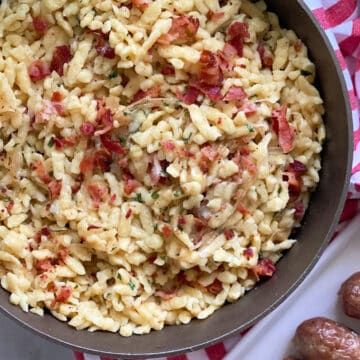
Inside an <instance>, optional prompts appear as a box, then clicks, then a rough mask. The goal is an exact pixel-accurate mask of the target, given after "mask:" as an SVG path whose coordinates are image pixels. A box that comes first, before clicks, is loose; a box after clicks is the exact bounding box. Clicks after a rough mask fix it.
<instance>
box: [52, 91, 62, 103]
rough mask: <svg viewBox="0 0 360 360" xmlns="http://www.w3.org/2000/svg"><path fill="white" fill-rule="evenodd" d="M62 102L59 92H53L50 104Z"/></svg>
mask: <svg viewBox="0 0 360 360" xmlns="http://www.w3.org/2000/svg"><path fill="white" fill-rule="evenodd" d="M63 100H64V95H63V94H62V93H61V92H60V91H54V92H53V93H52V95H51V101H52V102H61V101H63Z"/></svg>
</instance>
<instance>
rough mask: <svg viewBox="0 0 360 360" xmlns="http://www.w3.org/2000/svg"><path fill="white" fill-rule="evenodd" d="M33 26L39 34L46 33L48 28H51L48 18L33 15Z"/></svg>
mask: <svg viewBox="0 0 360 360" xmlns="http://www.w3.org/2000/svg"><path fill="white" fill-rule="evenodd" d="M33 26H34V29H35V31H36V32H37V33H38V34H39V35H45V34H46V31H47V29H48V28H49V23H48V22H47V20H46V19H44V18H42V17H40V16H33Z"/></svg>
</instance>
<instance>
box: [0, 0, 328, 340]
mask: <svg viewBox="0 0 360 360" xmlns="http://www.w3.org/2000/svg"><path fill="white" fill-rule="evenodd" d="M314 77H315V67H314V64H313V63H312V62H311V61H310V60H309V58H308V55H307V49H306V46H305V45H304V44H303V43H302V42H301V40H299V39H298V38H297V36H296V35H295V33H294V32H293V31H291V30H285V29H282V28H281V27H280V26H279V23H278V18H277V16H276V15H275V14H273V13H271V12H267V10H266V5H265V3H264V2H263V1H259V2H257V3H253V2H251V1H248V0H242V1H240V0H232V1H221V0H220V1H219V0H206V1H205V0H156V1H152V0H133V1H130V0H102V1H98V0H68V1H66V0H41V1H40V0H38V1H36V0H21V1H20V0H18V1H16V0H7V1H6V0H2V1H1V5H0V277H1V286H2V287H3V288H4V289H6V290H7V291H8V292H9V293H10V294H11V295H10V301H11V303H13V304H15V305H18V306H20V307H21V308H22V309H23V310H24V311H30V312H32V313H35V314H38V315H43V314H44V312H50V313H51V314H52V315H53V316H55V317H56V318H58V319H59V320H61V321H67V322H68V323H69V324H70V325H71V326H73V327H75V328H76V329H88V330H90V331H95V330H105V331H111V332H118V333H119V334H120V335H122V336H130V335H132V334H145V333H149V332H150V331H151V329H155V330H160V329H162V328H163V327H164V326H165V325H166V324H187V323H189V322H190V321H191V319H192V318H198V319H205V318H207V317H208V316H209V315H211V314H212V313H213V312H214V311H215V310H217V309H219V308H220V307H222V306H223V305H224V304H225V303H227V302H234V301H236V300H237V299H239V298H240V297H241V296H243V295H244V294H245V292H246V291H247V290H249V289H251V288H253V287H254V286H255V285H256V283H257V282H258V281H259V280H260V279H262V278H266V277H271V276H272V275H273V273H274V271H275V263H276V262H277V261H278V260H279V258H280V257H281V255H282V252H283V251H284V250H286V249H289V248H291V247H292V245H293V244H294V243H295V241H296V240H295V239H293V238H292V236H291V233H292V230H293V228H294V227H296V226H299V225H300V220H301V218H302V216H303V214H304V211H305V209H306V208H307V205H308V202H309V196H310V193H311V191H313V190H314V189H315V187H316V184H317V183H318V181H319V175H318V172H319V169H320V152H321V149H322V143H323V140H324V138H325V129H324V125H323V122H322V115H323V113H324V109H323V106H322V99H321V97H320V95H319V92H318V90H317V89H316V88H315V87H314V86H313V81H314Z"/></svg>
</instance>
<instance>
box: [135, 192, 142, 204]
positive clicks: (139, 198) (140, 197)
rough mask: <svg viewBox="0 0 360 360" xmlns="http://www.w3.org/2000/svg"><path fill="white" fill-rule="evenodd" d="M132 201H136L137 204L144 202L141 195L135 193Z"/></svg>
mask: <svg viewBox="0 0 360 360" xmlns="http://www.w3.org/2000/svg"><path fill="white" fill-rule="evenodd" d="M134 200H135V201H137V202H139V203H143V202H144V200H143V198H142V195H141V193H137V194H136V198H135V199H134Z"/></svg>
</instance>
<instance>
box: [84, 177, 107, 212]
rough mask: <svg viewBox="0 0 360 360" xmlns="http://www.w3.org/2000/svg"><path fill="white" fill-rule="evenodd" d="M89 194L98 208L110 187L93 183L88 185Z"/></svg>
mask: <svg viewBox="0 0 360 360" xmlns="http://www.w3.org/2000/svg"><path fill="white" fill-rule="evenodd" d="M87 190H88V192H89V195H90V197H91V199H92V201H93V205H94V207H96V208H98V207H99V205H100V203H101V202H102V201H104V199H105V198H106V196H107V194H108V192H109V189H108V188H107V187H106V186H103V185H100V184H96V183H92V184H89V185H88V186H87Z"/></svg>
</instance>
